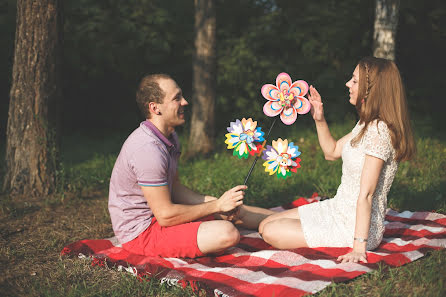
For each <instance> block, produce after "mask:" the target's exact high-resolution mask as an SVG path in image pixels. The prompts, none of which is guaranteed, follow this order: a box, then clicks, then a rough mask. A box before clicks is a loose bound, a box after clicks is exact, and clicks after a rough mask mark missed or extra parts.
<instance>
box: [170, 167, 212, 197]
mask: <svg viewBox="0 0 446 297" xmlns="http://www.w3.org/2000/svg"><path fill="white" fill-rule="evenodd" d="M214 200H217V198H216V197H213V196H207V195H201V194H198V193H196V192H194V191H192V190H191V189H189V188H188V187H186V186H185V185H183V184H182V183H181V182H180V179H179V178H178V172H177V174H176V175H175V179H174V184H173V187H172V201H173V202H174V203H179V204H189V205H195V204H200V203H204V202H210V201H214Z"/></svg>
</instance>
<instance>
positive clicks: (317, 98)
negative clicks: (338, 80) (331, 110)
mask: <svg viewBox="0 0 446 297" xmlns="http://www.w3.org/2000/svg"><path fill="white" fill-rule="evenodd" d="M308 99H309V100H310V103H311V115H312V116H313V119H314V120H315V121H323V120H324V107H323V105H324V104H323V103H322V99H321V95H320V94H319V92H318V91H317V90H316V88H314V87H313V86H310V94H309V96H308Z"/></svg>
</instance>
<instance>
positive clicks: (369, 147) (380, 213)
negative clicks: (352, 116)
mask: <svg viewBox="0 0 446 297" xmlns="http://www.w3.org/2000/svg"><path fill="white" fill-rule="evenodd" d="M363 127H364V125H363V124H361V125H360V124H359V122H358V123H357V124H356V126H355V127H354V128H353V130H352V134H351V138H350V140H348V141H347V142H346V143H345V144H344V147H343V148H342V162H343V163H342V179H341V185H340V186H339V188H338V190H337V192H336V195H335V197H334V198H331V199H327V200H324V201H321V202H318V203H312V204H307V205H304V206H301V207H299V209H298V211H299V216H300V219H301V224H302V229H303V232H304V236H305V240H306V241H307V244H308V245H309V246H310V247H320V246H325V247H347V246H348V247H352V246H353V237H354V232H355V223H356V202H357V199H358V195H359V186H360V179H361V173H362V167H363V165H364V159H365V155H366V154H367V155H371V156H374V157H377V158H380V159H382V160H384V162H385V163H384V166H383V169H382V171H381V174H380V176H379V181H378V185H377V187H376V190H375V193H374V195H373V202H372V213H371V222H370V230H369V237H368V242H367V250H372V249H374V248H376V247H377V246H378V245H379V243H380V242H381V240H382V237H383V233H384V216H385V212H386V208H387V193H388V192H389V190H390V186H391V185H392V182H393V178H394V177H395V174H396V171H397V169H398V163H397V162H396V161H395V160H394V156H395V151H394V149H393V146H392V142H391V140H390V134H389V130H388V128H387V125H386V124H385V123H384V122H382V121H380V122H379V123H377V121H374V122H371V123H370V124H369V126H368V128H367V131H366V133H365V134H364V135H363V137H362V140H361V141H360V142H359V143H358V144H357V146H356V147H352V145H351V143H350V141H351V139H353V138H354V137H355V136H356V135H358V133H359V132H360V131H361V130H362V128H363Z"/></svg>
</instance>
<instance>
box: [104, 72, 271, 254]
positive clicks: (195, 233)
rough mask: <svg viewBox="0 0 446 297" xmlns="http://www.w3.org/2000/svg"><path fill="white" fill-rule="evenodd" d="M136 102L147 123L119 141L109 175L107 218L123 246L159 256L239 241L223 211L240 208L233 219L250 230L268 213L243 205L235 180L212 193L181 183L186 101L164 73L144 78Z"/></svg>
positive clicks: (217, 248)
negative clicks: (180, 130)
mask: <svg viewBox="0 0 446 297" xmlns="http://www.w3.org/2000/svg"><path fill="white" fill-rule="evenodd" d="M136 101H137V103H138V107H139V108H140V110H141V112H142V113H143V115H144V117H145V118H146V121H144V122H142V123H141V125H140V127H139V128H137V129H136V130H135V131H134V132H133V133H132V134H131V135H130V136H129V137H128V138H127V140H126V141H125V143H124V145H123V147H122V149H121V152H120V154H119V156H118V158H117V160H116V163H115V166H114V168H113V172H112V176H111V179H110V193H109V211H110V217H111V220H112V224H113V230H114V232H115V234H116V236H117V238H118V239H119V241H120V242H121V243H122V246H123V248H124V249H126V250H128V251H131V252H133V253H137V254H142V255H147V256H161V257H189V258H194V257H199V256H203V255H205V254H209V253H218V252H222V251H224V250H225V249H227V248H228V247H231V246H234V245H236V244H237V243H238V241H239V239H240V234H239V232H238V230H237V228H236V227H235V226H234V224H233V223H232V222H231V221H229V220H227V217H225V216H224V215H222V214H224V213H228V212H231V211H234V209H236V208H237V207H239V208H238V210H239V212H238V214H237V218H236V219H235V220H233V221H235V223H236V224H239V225H241V226H244V227H247V228H257V227H258V225H259V223H260V222H261V221H262V220H263V219H264V218H265V217H266V216H268V215H269V214H271V213H272V212H271V211H269V210H266V209H262V208H257V207H251V206H245V205H243V196H244V190H246V188H247V187H246V186H242V185H239V186H236V187H234V188H232V189H230V190H228V191H227V192H225V193H224V194H223V195H222V196H221V197H220V198H218V199H217V198H216V197H212V196H205V195H200V194H197V193H195V192H193V191H192V190H190V189H188V188H187V187H185V186H184V185H182V184H181V182H180V181H179V178H178V175H177V164H178V157H179V155H180V147H179V142H178V137H177V135H176V133H175V127H177V126H180V125H182V124H184V122H185V119H184V108H185V107H186V106H187V105H188V102H187V101H186V99H184V97H183V95H182V92H181V89H180V88H179V87H178V85H177V84H176V82H175V81H174V80H173V79H172V78H171V77H170V76H168V75H165V74H154V75H148V76H146V77H144V78H143V79H142V81H141V83H140V85H139V87H138V90H137V94H136ZM217 217H220V218H226V220H224V219H223V220H216V219H215V218H217Z"/></svg>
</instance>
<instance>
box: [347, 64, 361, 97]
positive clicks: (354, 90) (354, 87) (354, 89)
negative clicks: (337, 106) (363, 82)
mask: <svg viewBox="0 0 446 297" xmlns="http://www.w3.org/2000/svg"><path fill="white" fill-rule="evenodd" d="M345 85H346V86H347V88H348V91H349V93H350V100H349V101H350V103H351V104H352V105H356V101H357V100H358V85H359V66H356V68H355V71H353V75H352V78H351V79H350V80H349V81H348V82H347V83H346V84H345Z"/></svg>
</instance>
